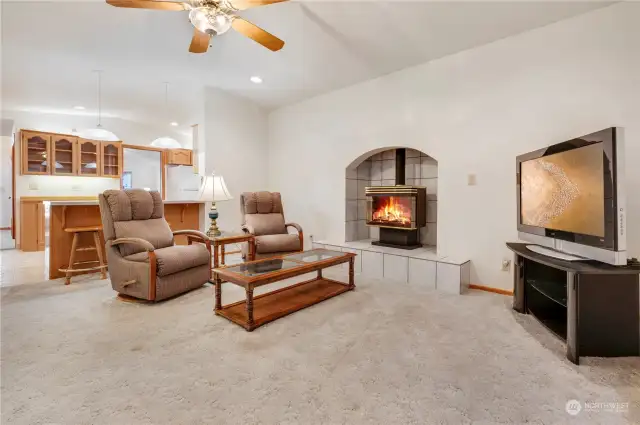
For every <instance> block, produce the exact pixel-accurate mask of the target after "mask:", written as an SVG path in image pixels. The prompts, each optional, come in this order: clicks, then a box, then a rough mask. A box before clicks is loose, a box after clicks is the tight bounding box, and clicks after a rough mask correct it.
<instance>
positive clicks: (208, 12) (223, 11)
mask: <svg viewBox="0 0 640 425" xmlns="http://www.w3.org/2000/svg"><path fill="white" fill-rule="evenodd" d="M106 1H107V3H108V4H110V5H111V6H115V7H131V8H136V9H156V10H178V11H179V10H188V11H189V21H191V24H192V25H193V26H194V27H195V31H194V33H193V38H192V39H191V45H190V46H189V51H190V52H191V53H204V52H206V51H207V49H208V48H209V42H210V41H211V37H212V36H214V35H222V34H224V33H225V32H227V31H228V30H229V29H230V28H233V29H234V30H236V31H238V32H239V33H240V34H242V35H245V36H247V37H249V38H250V39H252V40H254V41H256V42H257V43H260V44H262V45H263V46H264V47H266V48H267V49H269V50H272V51H274V52H275V51H278V50H280V49H282V46H284V41H282V40H280V39H279V38H278V37H276V36H275V35H273V34H269V33H268V32H266V31H265V30H263V29H262V28H260V27H258V26H256V25H254V24H252V23H251V22H249V21H247V20H245V19H242V18H241V17H240V16H238V15H236V12H237V11H239V10H245V9H249V8H252V7H257V6H266V5H269V4H272V3H280V2H283V1H287V0H184V1H165V0H106Z"/></svg>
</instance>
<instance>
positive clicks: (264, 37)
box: [231, 17, 284, 52]
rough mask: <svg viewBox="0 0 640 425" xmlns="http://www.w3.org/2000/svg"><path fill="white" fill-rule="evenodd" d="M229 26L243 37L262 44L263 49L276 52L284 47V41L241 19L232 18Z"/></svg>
mask: <svg viewBox="0 0 640 425" xmlns="http://www.w3.org/2000/svg"><path fill="white" fill-rule="evenodd" d="M231 25H232V26H233V29H234V30H236V31H238V32H239V33H240V34H242V35H245V36H247V37H249V38H250V39H252V40H253V41H255V42H257V43H260V44H262V45H263V46H264V47H266V48H267V49H269V50H271V51H274V52H276V51H278V50H280V49H282V46H284V41H282V40H280V39H279V38H278V37H276V36H275V35H273V34H269V33H268V32H266V31H265V30H263V29H262V28H260V27H258V26H256V25H254V24H252V23H251V22H249V21H246V20H244V19H242V18H238V17H236V18H234V20H233V23H232V24H231Z"/></svg>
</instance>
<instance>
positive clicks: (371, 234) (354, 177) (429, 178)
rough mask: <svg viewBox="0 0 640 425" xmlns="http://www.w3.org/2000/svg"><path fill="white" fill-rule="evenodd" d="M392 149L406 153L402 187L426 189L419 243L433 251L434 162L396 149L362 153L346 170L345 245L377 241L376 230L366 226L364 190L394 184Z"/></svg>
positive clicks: (435, 213) (435, 208) (414, 152)
mask: <svg viewBox="0 0 640 425" xmlns="http://www.w3.org/2000/svg"><path fill="white" fill-rule="evenodd" d="M396 149H405V152H406V159H405V182H404V184H405V185H408V186H420V187H425V188H426V192H427V199H426V203H427V205H426V211H427V225H426V226H425V227H423V228H421V230H420V241H421V243H422V244H423V245H424V246H432V247H434V248H435V247H436V246H437V243H438V238H437V221H438V220H437V217H438V161H436V160H435V159H434V158H433V157H431V156H429V155H428V154H426V153H424V152H421V151H418V150H415V149H410V148H402V147H397V146H396V147H387V148H380V149H375V150H372V151H369V152H366V153H364V154H362V155H360V156H358V158H356V159H355V160H353V162H351V163H350V164H349V165H348V166H347V168H346V170H345V186H346V191H345V193H346V196H345V242H352V241H357V240H368V239H372V240H376V239H378V236H379V228H378V227H375V226H368V225H367V198H366V197H365V188H366V187H368V186H394V185H396V184H397V182H396Z"/></svg>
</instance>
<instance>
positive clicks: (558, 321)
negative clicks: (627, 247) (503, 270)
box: [507, 243, 640, 364]
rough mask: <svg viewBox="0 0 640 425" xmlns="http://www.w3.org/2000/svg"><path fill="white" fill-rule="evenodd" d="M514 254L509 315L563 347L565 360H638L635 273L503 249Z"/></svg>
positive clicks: (518, 246)
mask: <svg viewBox="0 0 640 425" xmlns="http://www.w3.org/2000/svg"><path fill="white" fill-rule="evenodd" d="M507 247H508V248H509V249H510V250H511V251H513V252H514V253H515V261H514V265H515V268H514V291H513V309H514V310H516V311H517V312H519V313H523V314H531V315H532V316H534V317H535V318H536V319H537V320H538V321H539V322H540V323H541V324H542V325H543V326H545V327H546V328H547V329H549V331H551V332H552V333H553V334H555V335H556V336H557V337H558V338H560V339H562V340H563V341H565V342H566V345H567V359H569V361H571V362H573V363H575V364H579V362H580V356H598V357H621V356H638V355H640V286H639V279H638V276H639V275H640V267H628V266H622V267H616V266H611V265H609V264H604V263H600V262H598V261H591V260H588V261H567V260H562V259H558V258H552V257H549V256H546V255H543V254H539V253H537V252H534V251H531V250H530V249H528V248H527V244H524V243H507Z"/></svg>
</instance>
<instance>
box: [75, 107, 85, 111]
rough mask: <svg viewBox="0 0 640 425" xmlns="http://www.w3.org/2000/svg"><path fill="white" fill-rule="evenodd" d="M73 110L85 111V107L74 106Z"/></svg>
mask: <svg viewBox="0 0 640 425" xmlns="http://www.w3.org/2000/svg"><path fill="white" fill-rule="evenodd" d="M73 109H77V110H78V111H84V106H74V107H73Z"/></svg>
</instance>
